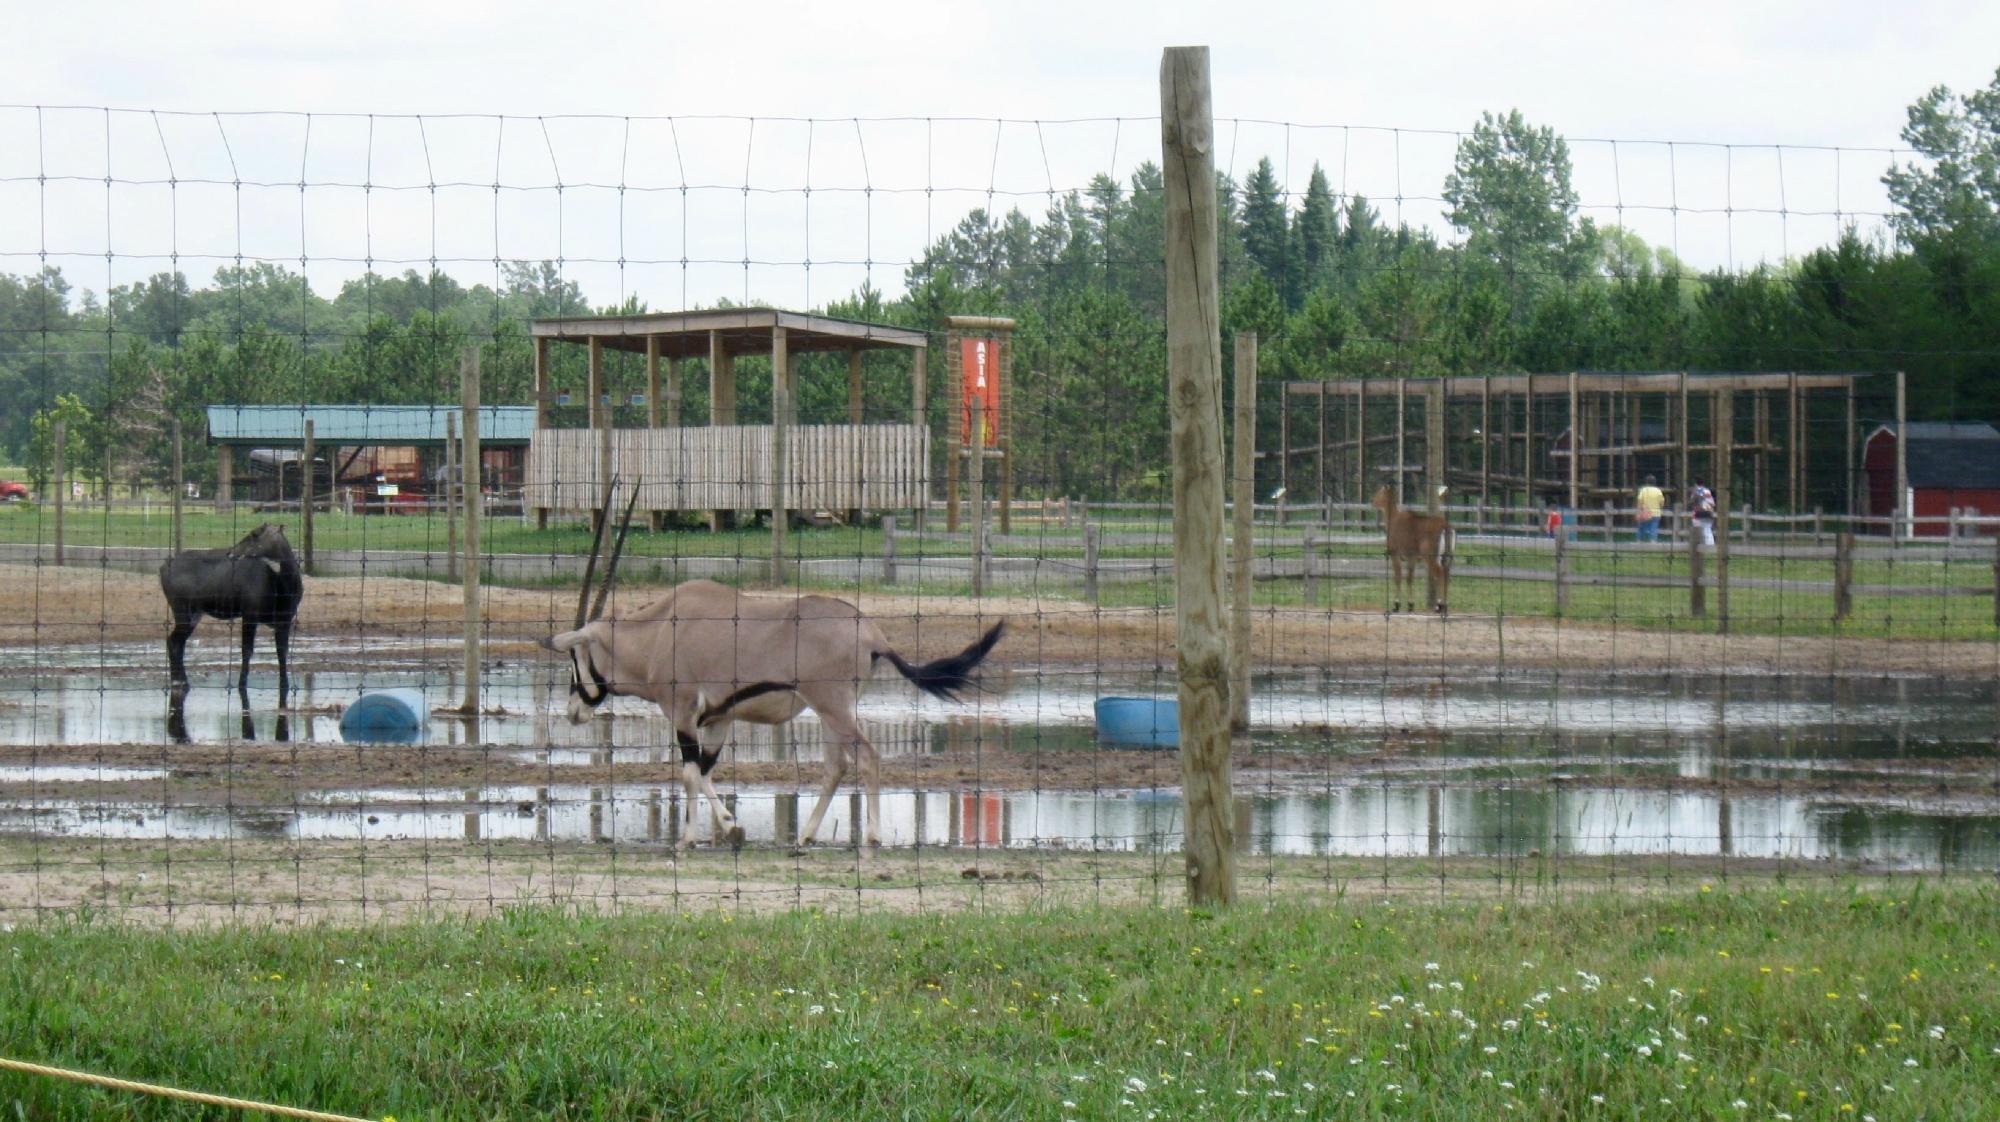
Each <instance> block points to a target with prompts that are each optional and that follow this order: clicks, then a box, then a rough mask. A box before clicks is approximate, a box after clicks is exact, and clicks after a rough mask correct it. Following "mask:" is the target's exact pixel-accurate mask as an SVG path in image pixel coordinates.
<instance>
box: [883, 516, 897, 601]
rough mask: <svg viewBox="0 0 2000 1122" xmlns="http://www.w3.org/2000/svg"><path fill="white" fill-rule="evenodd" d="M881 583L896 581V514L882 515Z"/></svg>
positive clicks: (893, 582)
mask: <svg viewBox="0 0 2000 1122" xmlns="http://www.w3.org/2000/svg"><path fill="white" fill-rule="evenodd" d="M882 583H883V584H895V583H896V516H895V515H893V514H885V515H883V516H882Z"/></svg>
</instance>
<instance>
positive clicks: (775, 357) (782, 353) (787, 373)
mask: <svg viewBox="0 0 2000 1122" xmlns="http://www.w3.org/2000/svg"><path fill="white" fill-rule="evenodd" d="M788 334H789V333H788V332H787V331H786V330H785V329H784V328H782V327H775V328H772V329H771V583H772V584H776V585H782V584H784V583H785V572H786V570H785V530H786V529H787V526H786V522H787V521H788V520H789V519H790V518H791V486H790V483H791V475H790V473H791V462H790V458H789V456H788V454H787V452H788V450H787V448H786V444H787V443H788V442H789V440H790V431H791V425H792V376H791V375H792V356H791V353H790V351H789V350H788V349H787V347H786V344H787V343H788V342H790V340H789V339H788V338H787V335H788Z"/></svg>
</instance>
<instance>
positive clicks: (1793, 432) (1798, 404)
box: [1785, 370, 1806, 514]
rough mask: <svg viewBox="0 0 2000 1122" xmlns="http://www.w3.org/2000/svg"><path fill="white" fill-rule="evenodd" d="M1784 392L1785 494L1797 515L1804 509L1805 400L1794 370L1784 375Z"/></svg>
mask: <svg viewBox="0 0 2000 1122" xmlns="http://www.w3.org/2000/svg"><path fill="white" fill-rule="evenodd" d="M1785 379H1786V381H1785V391H1786V396H1787V398H1788V402H1787V406H1786V409H1785V451H1786V453H1787V458H1788V459H1789V460H1790V463H1789V464H1787V465H1786V466H1787V468H1788V471H1789V474H1790V475H1791V477H1792V478H1791V484H1790V487H1789V488H1788V490H1787V492H1786V494H1787V495H1789V496H1790V499H1789V501H1790V503H1791V512H1792V513H1793V514H1797V513H1798V512H1799V511H1801V510H1803V509H1804V508H1805V498H1806V497H1805V479H1804V469H1805V437H1806V423H1805V418H1804V417H1803V416H1801V415H1800V410H1801V409H1802V408H1803V407H1804V404H1805V398H1803V397H1801V396H1800V395H1799V374H1798V371H1796V370H1794V371H1792V372H1791V373H1790V374H1787V375H1785Z"/></svg>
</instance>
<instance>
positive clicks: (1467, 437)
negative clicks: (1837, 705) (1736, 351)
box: [1278, 371, 1904, 512]
mask: <svg viewBox="0 0 2000 1122" xmlns="http://www.w3.org/2000/svg"><path fill="white" fill-rule="evenodd" d="M1876 376H1878V375H1875V374H1870V373H1845V372H1836V373H1828V372H1822V371H1813V372H1800V371H1783V372H1763V371H1760V372H1741V373H1739V372H1686V371H1643V372H1636V373H1615V372H1603V371H1576V372H1568V373H1559V374H1558V373H1546V374H1544V373H1535V374H1527V373H1517V374H1488V375H1449V376H1439V377H1429V378H1424V377H1367V378H1336V379H1328V380H1324V381H1294V382H1287V383H1285V385H1284V387H1283V399H1282V400H1283V406H1284V407H1283V408H1282V410H1281V411H1280V416H1281V420H1280V434H1279V446H1280V452H1279V453H1278V460H1279V479H1278V484H1279V486H1282V487H1284V488H1285V489H1286V490H1287V492H1288V493H1289V494H1291V495H1293V496H1294V498H1295V500H1296V499H1297V498H1304V497H1306V496H1308V495H1317V496H1318V497H1319V498H1320V499H1321V500H1323V501H1326V502H1336V501H1340V502H1362V501H1366V499H1367V498H1368V497H1369V496H1370V495H1371V494H1372V492H1373V491H1374V489H1375V488H1377V487H1379V486H1381V485H1382V484H1384V483H1387V484H1390V485H1391V486H1394V487H1396V488H1398V489H1399V490H1400V491H1402V492H1403V494H1402V499H1403V501H1404V502H1410V501H1412V500H1413V499H1414V500H1415V501H1417V502H1422V503H1431V502H1435V501H1436V497H1437V493H1438V488H1439V487H1446V488H1449V489H1450V490H1452V491H1453V492H1456V493H1458V494H1461V495H1468V496H1469V495H1477V496H1478V498H1479V500H1480V501H1481V502H1494V501H1502V502H1505V501H1524V502H1530V503H1533V502H1539V501H1542V500H1543V499H1545V498H1550V497H1554V498H1559V499H1562V500H1564V501H1567V503H1568V504H1569V505H1571V506H1572V507H1575V506H1579V505H1581V504H1582V503H1584V502H1585V501H1586V500H1595V499H1599V498H1605V497H1610V496H1616V495H1628V496H1629V495H1630V494H1631V493H1632V492H1633V491H1634V490H1636V489H1637V488H1638V487H1639V486H1640V485H1641V482H1642V481H1643V479H1644V478H1645V477H1646V476H1648V475H1651V476H1654V477H1656V478H1657V480H1658V481H1659V483H1660V485H1661V486H1662V487H1664V488H1665V489H1666V490H1667V493H1668V494H1669V495H1670V496H1674V495H1680V494H1684V493H1685V491H1686V489H1687V488H1688V487H1689V486H1690V485H1691V484H1692V483H1694V482H1696V481H1702V482H1706V483H1709V484H1710V485H1711V486H1713V485H1714V483H1715V481H1716V480H1717V479H1718V478H1721V477H1724V476H1727V475H1730V474H1731V473H1730V471H1729V468H1730V465H1729V464H1725V463H1723V462H1722V460H1723V458H1724V457H1729V458H1731V459H1732V460H1734V461H1735V462H1736V465H1737V466H1738V467H1739V468H1740V469H1741V468H1747V471H1742V470H1739V472H1738V473H1736V482H1737V487H1736V491H1737V495H1736V498H1737V500H1738V502H1739V504H1744V503H1750V504H1754V505H1755V507H1756V508H1757V509H1760V510H1769V509H1772V508H1773V507H1774V506H1775V505H1784V506H1787V507H1789V509H1791V510H1793V511H1799V510H1804V509H1808V508H1810V507H1811V506H1812V505H1813V501H1812V500H1813V499H1814V498H1815V497H1820V498H1825V497H1827V495H1828V488H1827V487H1825V486H1824V483H1825V481H1826V478H1827V477H1829V476H1831V474H1832V472H1833V468H1832V466H1831V465H1832V464H1834V463H1839V464H1841V465H1843V466H1842V468H1841V474H1840V479H1841V483H1840V485H1839V487H1838V488H1837V498H1838V500H1839V501H1840V502H1841V503H1842V504H1843V505H1844V506H1845V507H1846V509H1847V510H1848V511H1849V512H1852V511H1854V510H1856V509H1857V508H1856V498H1857V484H1856V470H1855V463H1854V448H1855V442H1856V440H1857V439H1858V435H1859V434H1858V429H1857V410H1856V407H1855V398H1856V393H1857V386H1858V384H1859V383H1860V382H1861V381H1862V380H1864V379H1866V378H1870V377H1876ZM1888 376H1891V377H1893V378H1894V379H1895V381H1896V384H1897V386H1898V387H1900V386H1901V385H1902V382H1903V375H1902V374H1901V373H1894V374H1892V375H1888ZM1897 400H1898V406H1897V415H1896V421H1897V423H1898V424H1899V425H1900V424H1901V423H1902V422H1903V420H1904V418H1903V416H1902V408H1901V404H1900V403H1901V401H1902V395H1901V393H1900V392H1899V393H1898V395H1897ZM1815 418H1816V420H1815ZM1723 426H1727V427H1728V430H1729V431H1727V432H1724V431H1722V429H1723ZM1834 426H1839V427H1840V431H1841V432H1842V433H1843V434H1844V439H1843V441H1842V443H1843V445H1844V447H1845V451H1844V453H1842V454H1841V456H1840V457H1839V458H1838V459H1836V458H1835V457H1834V454H1833V450H1832V449H1831V448H1830V447H1829V448H1824V449H1823V450H1822V453H1821V456H1820V457H1819V460H1820V461H1824V463H1825V464H1826V466H1825V467H1823V468H1822V469H1820V470H1819V471H1817V472H1816V471H1815V466H1814V465H1815V462H1816V460H1815V457H1814V455H1813V448H1812V441H1811V438H1812V435H1813V433H1814V432H1815V431H1817V432H1825V431H1826V430H1827V429H1828V428H1830V427H1834ZM1821 439H1822V441H1825V438H1824V437H1822V438H1821ZM1826 443H1831V442H1830V441H1827V442H1826ZM1815 476H1818V477H1819V481H1820V483H1821V484H1822V485H1821V486H1819V487H1818V488H1815V487H1814V486H1813V485H1812V484H1813V479H1814V477H1815ZM1419 484H1421V485H1422V488H1423V489H1422V490H1421V491H1420V492H1416V493H1414V494H1413V493H1412V490H1411V489H1412V488H1413V487H1415V486H1417V485H1419ZM1899 493H1901V492H1899Z"/></svg>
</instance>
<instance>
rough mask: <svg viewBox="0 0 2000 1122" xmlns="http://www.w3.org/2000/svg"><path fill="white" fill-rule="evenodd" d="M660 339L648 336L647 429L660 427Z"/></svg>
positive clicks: (655, 336) (656, 336)
mask: <svg viewBox="0 0 2000 1122" xmlns="http://www.w3.org/2000/svg"><path fill="white" fill-rule="evenodd" d="M660 404H661V403H660V337H659V336H658V335H648V336H646V427H647V428H649V429H656V428H659V427H660Z"/></svg>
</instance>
